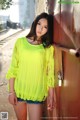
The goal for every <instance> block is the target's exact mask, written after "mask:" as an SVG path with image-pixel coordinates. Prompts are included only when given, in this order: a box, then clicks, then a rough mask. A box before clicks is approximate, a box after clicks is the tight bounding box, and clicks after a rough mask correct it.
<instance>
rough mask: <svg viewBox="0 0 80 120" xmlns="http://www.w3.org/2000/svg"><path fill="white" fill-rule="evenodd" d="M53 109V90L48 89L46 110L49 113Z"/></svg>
mask: <svg viewBox="0 0 80 120" xmlns="http://www.w3.org/2000/svg"><path fill="white" fill-rule="evenodd" d="M54 107H55V102H54V90H53V88H49V91H48V97H47V109H48V110H50V111H51V110H53V108H54Z"/></svg>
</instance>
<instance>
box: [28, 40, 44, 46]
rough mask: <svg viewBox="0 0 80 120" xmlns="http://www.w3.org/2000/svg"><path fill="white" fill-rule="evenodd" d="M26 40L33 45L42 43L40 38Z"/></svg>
mask: <svg viewBox="0 0 80 120" xmlns="http://www.w3.org/2000/svg"><path fill="white" fill-rule="evenodd" d="M28 41H29V42H30V43H31V44H33V45H39V44H41V43H42V42H41V40H31V39H28Z"/></svg>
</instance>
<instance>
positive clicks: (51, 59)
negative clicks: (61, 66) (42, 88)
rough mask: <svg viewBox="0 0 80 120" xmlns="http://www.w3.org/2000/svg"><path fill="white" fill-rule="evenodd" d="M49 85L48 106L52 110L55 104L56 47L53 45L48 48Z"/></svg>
mask: <svg viewBox="0 0 80 120" xmlns="http://www.w3.org/2000/svg"><path fill="white" fill-rule="evenodd" d="M47 60H48V63H47V78H48V81H47V87H48V97H47V108H48V110H52V109H53V107H54V106H55V102H54V47H53V46H51V47H50V48H48V49H47Z"/></svg>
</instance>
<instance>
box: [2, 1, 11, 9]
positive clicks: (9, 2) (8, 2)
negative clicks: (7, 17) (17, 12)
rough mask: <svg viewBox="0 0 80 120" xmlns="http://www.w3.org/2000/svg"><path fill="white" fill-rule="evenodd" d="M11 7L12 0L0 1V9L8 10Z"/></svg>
mask: <svg viewBox="0 0 80 120" xmlns="http://www.w3.org/2000/svg"><path fill="white" fill-rule="evenodd" d="M11 5H12V0H0V9H7V8H10V6H11Z"/></svg>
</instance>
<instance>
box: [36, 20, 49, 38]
mask: <svg viewBox="0 0 80 120" xmlns="http://www.w3.org/2000/svg"><path fill="white" fill-rule="evenodd" d="M47 31H48V22H47V20H46V19H45V18H42V19H40V20H39V21H38V23H37V25H36V35H37V38H40V37H41V36H43V35H44V34H46V33H47Z"/></svg>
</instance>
